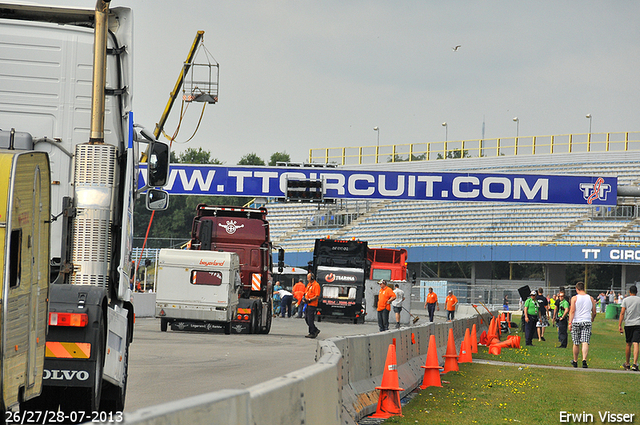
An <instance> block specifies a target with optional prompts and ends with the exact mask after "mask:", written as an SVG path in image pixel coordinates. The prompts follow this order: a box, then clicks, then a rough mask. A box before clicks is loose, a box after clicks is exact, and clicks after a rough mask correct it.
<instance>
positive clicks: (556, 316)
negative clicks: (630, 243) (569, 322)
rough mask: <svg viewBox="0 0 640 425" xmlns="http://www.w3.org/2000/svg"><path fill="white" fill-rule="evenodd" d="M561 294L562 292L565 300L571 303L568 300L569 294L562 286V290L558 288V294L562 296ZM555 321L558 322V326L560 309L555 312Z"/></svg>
mask: <svg viewBox="0 0 640 425" xmlns="http://www.w3.org/2000/svg"><path fill="white" fill-rule="evenodd" d="M561 292H562V295H563V298H564V299H565V300H566V301H567V302H569V300H568V298H569V297H568V296H567V293H566V292H565V290H564V286H561V287H560V288H558V294H560V293H561ZM553 321H554V322H556V325H557V322H558V309H557V308H556V309H555V310H554V312H553Z"/></svg>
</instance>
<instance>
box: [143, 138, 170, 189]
mask: <svg viewBox="0 0 640 425" xmlns="http://www.w3.org/2000/svg"><path fill="white" fill-rule="evenodd" d="M149 150H150V152H149V161H148V163H147V167H148V168H147V172H148V175H149V177H148V184H149V186H151V187H162V186H164V185H166V184H167V179H168V177H169V146H168V145H166V144H165V143H162V142H158V141H155V142H153V143H151V146H150V149H149Z"/></svg>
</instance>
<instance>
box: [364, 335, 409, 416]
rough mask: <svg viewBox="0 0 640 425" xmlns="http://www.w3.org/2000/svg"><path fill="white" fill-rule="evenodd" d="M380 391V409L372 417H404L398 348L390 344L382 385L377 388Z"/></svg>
mask: <svg viewBox="0 0 640 425" xmlns="http://www.w3.org/2000/svg"><path fill="white" fill-rule="evenodd" d="M376 390H380V395H379V396H378V408H377V409H376V413H374V414H373V415H371V417H372V418H390V417H391V416H402V406H401V405H400V391H404V388H400V384H399V382H398V364H397V362H396V346H395V344H389V350H388V351H387V360H386V361H385V363H384V372H383V373H382V384H381V385H380V386H379V387H376Z"/></svg>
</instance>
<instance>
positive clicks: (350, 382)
mask: <svg viewBox="0 0 640 425" xmlns="http://www.w3.org/2000/svg"><path fill="white" fill-rule="evenodd" d="M488 319H489V315H488V314H486V315H485V317H484V319H483V324H480V322H481V319H480V316H478V315H477V314H476V315H474V316H470V317H465V318H460V319H457V320H455V321H453V322H445V323H428V324H424V325H421V326H415V327H409V328H402V329H400V330H391V331H387V332H380V333H375V334H371V335H356V336H350V337H345V338H330V339H327V340H323V341H319V342H318V346H317V348H316V363H315V364H314V365H311V366H308V367H305V368H303V369H300V370H298V371H295V372H291V373H289V374H287V375H285V376H282V377H279V378H275V379H272V380H270V381H267V382H264V383H262V384H258V385H254V386H253V387H251V388H249V389H247V390H223V391H216V392H213V393H209V394H204V395H200V396H197V397H191V398H188V399H185V400H179V401H175V402H172V403H167V404H164V405H160V406H154V407H150V408H145V409H140V410H138V411H136V412H133V413H126V414H125V415H124V419H125V420H124V422H123V423H124V424H130V425H133V424H135V425H151V424H154V425H164V424H167V425H168V424H172V425H174V424H178V425H181V424H214V425H215V424H225V425H229V424H237V425H272V424H280V425H289V424H291V425H294V424H301V423H304V424H305V425H308V424H309V425H314V424H318V425H341V424H342V425H355V424H356V423H357V421H359V420H360V419H362V418H363V417H365V416H368V415H370V414H372V413H374V412H375V410H376V406H377V403H378V396H379V392H378V390H376V387H377V386H380V384H381V383H382V373H383V369H384V364H385V361H386V356H387V351H388V347H389V344H392V343H393V340H394V339H395V340H396V359H397V362H398V379H399V384H400V387H401V388H403V389H404V390H403V391H402V392H401V396H405V395H406V394H408V393H409V392H411V391H413V390H414V389H415V388H416V387H418V386H419V385H420V383H421V382H422V377H423V376H424V370H423V369H422V368H421V367H420V366H423V365H424V364H425V362H426V355H427V349H428V343H429V337H430V336H431V335H435V336H436V345H437V348H438V350H437V351H438V357H439V360H440V364H443V363H444V361H443V360H442V355H444V353H445V352H446V348H447V341H448V337H449V329H453V333H454V338H455V341H456V347H457V349H458V350H459V347H460V342H461V341H462V339H463V338H464V333H465V331H466V329H467V328H469V329H471V328H472V326H473V325H474V324H475V325H476V327H477V332H478V336H479V334H480V333H481V332H482V331H483V330H487V328H488V323H489V320H488Z"/></svg>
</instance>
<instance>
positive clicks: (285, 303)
mask: <svg viewBox="0 0 640 425" xmlns="http://www.w3.org/2000/svg"><path fill="white" fill-rule="evenodd" d="M273 293H274V294H275V293H276V292H275V291H274V292H273ZM278 295H279V296H280V316H282V317H284V314H285V312H286V313H287V317H291V303H292V302H293V294H292V293H291V292H289V291H287V290H286V289H280V290H279V291H278Z"/></svg>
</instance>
